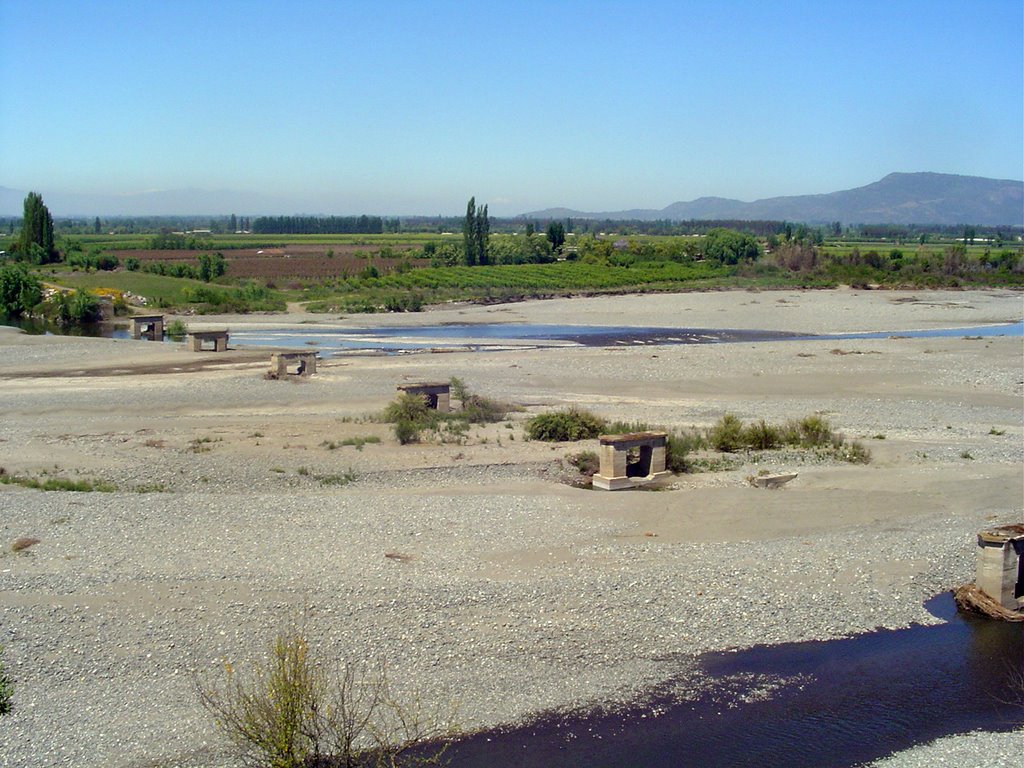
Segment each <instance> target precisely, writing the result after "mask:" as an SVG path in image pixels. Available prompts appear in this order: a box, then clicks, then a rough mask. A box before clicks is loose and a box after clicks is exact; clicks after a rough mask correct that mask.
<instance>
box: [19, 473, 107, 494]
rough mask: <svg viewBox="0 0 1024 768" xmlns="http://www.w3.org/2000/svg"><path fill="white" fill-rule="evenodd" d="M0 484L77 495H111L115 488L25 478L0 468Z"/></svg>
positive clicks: (85, 482)
mask: <svg viewBox="0 0 1024 768" xmlns="http://www.w3.org/2000/svg"><path fill="white" fill-rule="evenodd" d="M0 484H3V485H20V486H23V487H25V488H35V489H36V490H38V491H76V492H79V493H91V492H96V493H113V492H114V491H116V490H117V486H116V485H113V484H112V483H107V482H103V481H102V480H88V479H86V480H68V479H67V478H64V477H46V478H42V479H40V478H36V477H26V476H23V475H10V474H8V473H7V471H6V470H5V469H4V468H3V467H0Z"/></svg>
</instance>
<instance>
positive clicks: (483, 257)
mask: <svg viewBox="0 0 1024 768" xmlns="http://www.w3.org/2000/svg"><path fill="white" fill-rule="evenodd" d="M490 235H491V220H490V218H488V216H487V206H486V205H485V206H483V207H482V208H477V207H476V198H475V197H471V198H469V202H468V203H467V204H466V218H465V220H464V221H463V222H462V242H463V245H464V247H465V251H466V266H467V267H475V266H476V265H477V264H490V263H491V262H490V257H489V256H488V253H487V244H488V242H489V238H490Z"/></svg>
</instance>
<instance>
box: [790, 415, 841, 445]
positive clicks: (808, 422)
mask: <svg viewBox="0 0 1024 768" xmlns="http://www.w3.org/2000/svg"><path fill="white" fill-rule="evenodd" d="M797 430H798V432H799V440H798V442H799V444H800V445H802V446H804V447H805V448H817V447H820V446H825V445H829V444H830V443H832V442H833V433H832V425H830V424H829V423H828V419H824V418H822V417H821V416H818V415H817V414H815V415H813V416H805V417H804V418H802V419H801V420H800V421H799V422H797Z"/></svg>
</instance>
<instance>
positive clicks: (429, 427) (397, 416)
mask: <svg viewBox="0 0 1024 768" xmlns="http://www.w3.org/2000/svg"><path fill="white" fill-rule="evenodd" d="M449 388H450V394H451V396H452V399H454V400H457V401H458V403H459V408H458V409H455V410H452V411H449V412H448V413H440V412H438V411H436V410H434V409H432V408H430V407H429V406H428V404H427V399H426V397H424V396H423V395H418V394H412V393H408V392H402V393H400V394H399V395H398V396H397V397H396V398H395V399H394V400H392V401H391V402H390V403H389V404H388V405H387V407H386V408H385V409H384V411H383V413H382V414H381V415H380V417H379V418H380V420H381V421H384V422H387V423H389V424H392V425H393V430H394V433H395V438H396V439H397V440H398V442H399V443H401V444H402V445H407V444H409V443H416V442H420V440H421V439H423V437H424V433H430V434H429V438H428V439H430V440H433V441H436V442H439V443H459V444H461V443H464V442H465V440H466V433H467V432H468V431H469V425H470V424H490V423H496V422H499V421H502V420H503V419H505V418H506V417H507V416H508V414H509V413H510V412H511V411H514V410H519V409H518V408H516V407H515V406H512V405H509V404H507V403H502V402H499V401H497V400H492V399H490V398H487V397H483V396H482V395H477V394H475V393H473V392H471V391H470V390H469V388H468V387H467V386H466V384H465V383H464V382H463V381H462V380H461V379H458V378H452V379H451V381H450V383H449Z"/></svg>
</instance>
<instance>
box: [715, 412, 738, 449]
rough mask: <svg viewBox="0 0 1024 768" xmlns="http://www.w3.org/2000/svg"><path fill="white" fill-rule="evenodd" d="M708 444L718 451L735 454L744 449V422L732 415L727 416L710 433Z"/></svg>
mask: <svg viewBox="0 0 1024 768" xmlns="http://www.w3.org/2000/svg"><path fill="white" fill-rule="evenodd" d="M708 443H710V444H711V447H712V448H714V449H715V450H716V451H722V452H723V453H733V452H735V451H738V450H739V449H740V448H742V447H743V444H744V443H743V422H742V421H740V419H739V418H738V417H736V416H734V415H733V414H731V413H727V414H725V415H724V416H723V417H722V418H721V419H719V420H718V423H717V424H715V425H714V426H713V427H712V428H711V429H710V430H709V431H708Z"/></svg>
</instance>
